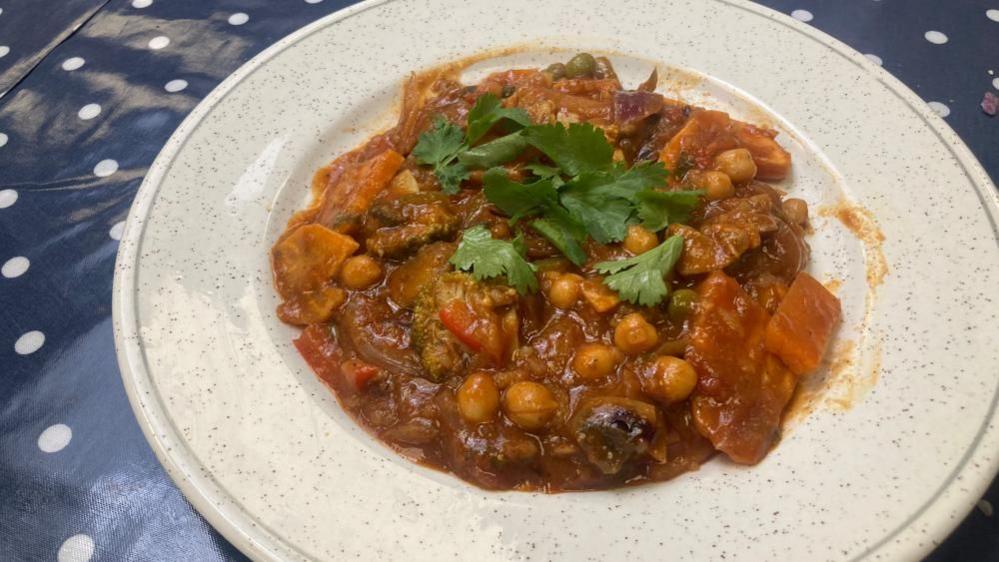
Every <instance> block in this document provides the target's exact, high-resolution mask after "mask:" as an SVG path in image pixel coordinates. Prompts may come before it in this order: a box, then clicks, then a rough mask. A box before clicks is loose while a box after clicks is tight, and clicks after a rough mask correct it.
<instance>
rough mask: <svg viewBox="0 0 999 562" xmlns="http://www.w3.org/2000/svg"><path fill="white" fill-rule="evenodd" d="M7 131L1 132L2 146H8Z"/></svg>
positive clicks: (0, 140) (0, 146)
mask: <svg viewBox="0 0 999 562" xmlns="http://www.w3.org/2000/svg"><path fill="white" fill-rule="evenodd" d="M8 140H9V139H8V138H7V133H0V148H2V147H4V146H7V141H8Z"/></svg>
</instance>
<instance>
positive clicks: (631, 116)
mask: <svg viewBox="0 0 999 562" xmlns="http://www.w3.org/2000/svg"><path fill="white" fill-rule="evenodd" d="M662 108H663V97H662V96H661V95H659V94H656V93H654V92H615V93H614V121H615V122H616V123H618V124H625V123H635V122H637V121H641V120H642V119H645V118H647V117H649V116H651V115H654V114H656V113H659V110H660V109H662Z"/></svg>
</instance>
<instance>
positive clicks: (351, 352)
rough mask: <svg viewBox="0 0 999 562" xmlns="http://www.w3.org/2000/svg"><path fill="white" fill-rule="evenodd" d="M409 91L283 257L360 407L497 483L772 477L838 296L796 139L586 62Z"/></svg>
mask: <svg viewBox="0 0 999 562" xmlns="http://www.w3.org/2000/svg"><path fill="white" fill-rule="evenodd" d="M456 77H457V74H456V72H455V71H453V70H447V69H441V70H436V71H430V72H426V73H423V74H419V75H415V76H413V77H412V78H410V79H409V81H408V82H407V84H406V86H405V89H404V92H403V104H402V109H401V116H400V118H399V121H398V124H397V125H395V126H394V127H393V128H391V129H390V130H388V131H386V132H384V133H382V134H378V135H376V136H374V137H372V138H370V139H369V140H368V141H367V142H365V143H363V144H362V145H361V146H359V147H357V148H356V149H354V150H352V151H350V152H348V153H346V154H343V155H341V156H339V157H338V158H336V159H335V160H333V161H332V162H331V163H330V164H329V165H327V166H325V167H324V168H322V169H320V170H319V171H318V172H317V173H316V174H315V178H314V180H313V184H312V190H313V195H314V202H313V204H312V205H311V206H310V207H309V208H307V209H304V210H302V211H300V212H298V213H297V214H296V215H295V216H294V217H293V218H292V219H291V220H290V222H289V224H288V227H287V230H286V231H285V232H284V233H283V235H282V236H281V237H280V239H279V240H278V242H277V243H276V244H275V245H274V247H273V250H272V255H271V258H272V265H273V271H274V280H275V286H276V288H277V291H278V293H279V294H280V297H281V300H282V303H281V305H280V306H279V308H278V315H279V317H280V318H281V320H282V321H284V322H286V323H288V324H292V325H295V326H301V327H302V328H303V331H302V333H301V335H300V336H299V337H298V339H296V340H295V344H296V346H297V348H298V350H299V351H300V352H301V354H302V356H303V357H304V358H305V360H306V361H307V362H308V363H309V365H311V366H312V368H313V369H314V370H315V372H316V373H317V374H318V376H319V377H320V378H321V379H322V380H323V381H324V382H325V383H326V384H327V385H329V386H330V387H331V388H332V389H333V390H334V391H335V393H336V395H337V397H338V398H339V401H340V403H341V404H342V406H343V407H344V408H345V409H346V410H347V411H348V412H350V414H351V415H352V416H353V417H354V418H355V419H356V420H357V421H358V423H360V424H362V425H363V426H364V427H365V428H367V429H368V430H369V431H370V432H372V433H373V434H374V435H376V436H377V437H378V438H379V439H381V440H382V441H384V442H386V443H388V444H389V445H391V446H392V447H393V448H394V449H396V450H398V451H399V452H400V453H401V454H403V455H404V456H406V457H408V458H410V459H412V460H414V461H417V462H420V463H423V464H426V465H429V466H433V467H436V468H439V469H442V470H446V471H450V472H452V473H454V474H456V475H457V476H459V477H461V478H463V479H465V480H467V481H469V482H472V483H474V484H476V485H479V486H482V487H484V488H490V489H520V490H541V491H548V492H555V491H563V490H584V489H594V488H607V487H613V486H619V485H623V484H630V483H634V482H643V481H658V480H666V479H669V478H672V477H674V476H676V475H678V474H681V473H683V472H686V471H689V470H693V469H696V468H697V467H698V466H699V465H700V464H702V463H703V462H705V461H706V460H707V459H708V458H709V457H711V456H712V455H714V454H715V453H716V452H717V451H720V452H722V453H724V454H725V455H727V456H728V457H729V458H730V459H731V460H733V461H735V462H737V463H744V464H754V463H757V462H759V461H760V460H761V459H762V458H763V457H764V456H765V455H766V454H767V452H768V451H769V450H770V448H771V447H772V446H773V445H774V443H775V441H776V440H777V439H778V436H779V428H780V423H781V416H782V414H783V412H784V410H785V408H786V407H787V404H788V402H789V400H790V398H791V396H792V394H793V392H794V390H795V387H796V385H797V382H798V379H799V377H800V376H801V375H803V374H805V373H808V372H810V371H812V370H814V369H816V368H817V366H818V365H819V363H820V361H821V359H822V356H823V354H824V352H825V349H826V347H827V344H828V342H829V339H830V338H831V335H832V333H833V331H834V329H835V327H836V325H837V323H838V322H839V319H840V304H839V301H838V299H837V298H836V297H835V296H833V295H832V294H831V293H830V292H829V291H827V290H826V289H825V287H823V285H822V284H820V283H819V282H817V281H816V280H815V279H813V278H812V277H811V276H809V275H808V274H807V273H805V272H804V269H805V268H806V267H807V265H808V262H809V246H808V244H807V243H806V242H805V229H806V228H807V225H808V220H809V219H808V207H807V205H806V204H805V202H804V201H802V200H800V199H795V198H788V197H786V196H785V192H784V191H783V190H782V189H778V188H775V187H772V186H771V185H769V184H768V183H766V182H775V181H780V180H783V179H785V178H786V177H787V176H788V175H789V172H790V168H791V156H790V154H789V153H788V152H787V151H786V150H784V149H783V148H782V147H781V146H780V144H779V143H778V142H777V141H776V140H775V137H776V132H775V131H773V130H771V129H769V128H767V127H765V126H757V125H753V124H749V123H743V122H740V121H737V120H734V119H732V118H730V117H729V116H728V115H727V114H726V113H723V112H720V111H712V110H708V109H703V108H699V107H693V106H690V105H687V104H685V103H683V102H681V101H678V100H673V99H668V98H666V97H664V96H662V95H660V94H658V93H656V92H655V89H656V86H657V76H656V73H655V72H653V73H652V75H651V76H650V77H649V79H648V80H646V81H645V82H643V83H642V84H640V85H638V86H637V87H636V88H634V89H625V88H624V87H623V86H622V84H621V83H620V82H619V80H618V78H617V76H616V74H615V72H614V68H613V67H612V65H611V63H610V61H609V60H608V59H606V58H604V57H593V56H591V55H589V54H587V53H581V54H578V55H576V56H574V57H573V58H572V59H571V60H569V61H568V62H566V63H565V64H562V63H556V64H552V65H551V66H549V67H547V68H544V69H514V70H508V71H504V72H498V73H494V74H491V75H489V76H488V77H486V78H485V79H484V80H482V81H481V82H480V83H478V84H474V85H466V84H462V83H460V82H458V81H457V78H456Z"/></svg>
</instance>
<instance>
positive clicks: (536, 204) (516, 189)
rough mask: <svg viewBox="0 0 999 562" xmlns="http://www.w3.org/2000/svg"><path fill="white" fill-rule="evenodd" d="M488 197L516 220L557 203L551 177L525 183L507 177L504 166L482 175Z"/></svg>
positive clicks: (484, 190) (484, 189) (483, 188)
mask: <svg viewBox="0 0 999 562" xmlns="http://www.w3.org/2000/svg"><path fill="white" fill-rule="evenodd" d="M482 185H483V187H482V191H483V192H484V193H485V194H486V199H488V200H489V202H490V203H492V204H493V205H496V207H497V208H499V210H501V211H503V212H504V213H506V215H507V216H509V217H510V218H511V219H513V220H514V221H517V220H519V219H520V218H521V217H523V216H524V215H527V214H529V213H532V212H539V211H541V210H542V209H544V208H547V207H549V206H553V205H555V203H556V201H557V195H558V194H557V192H556V191H555V187H554V186H553V185H552V180H551V179H543V180H538V181H536V182H534V183H529V184H523V183H517V182H515V181H512V180H511V179H510V178H509V177H507V174H506V170H504V169H503V168H491V169H489V170H488V171H486V173H485V175H484V176H482Z"/></svg>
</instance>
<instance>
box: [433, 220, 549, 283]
mask: <svg viewBox="0 0 999 562" xmlns="http://www.w3.org/2000/svg"><path fill="white" fill-rule="evenodd" d="M523 254H524V243H523V240H522V239H520V237H519V236H518V237H517V239H514V240H513V241H512V242H511V241H508V240H494V239H493V237H492V234H490V232H489V229H488V228H486V227H485V226H483V225H481V224H480V225H476V226H473V227H472V228H469V229H467V230H465V232H464V233H463V234H462V236H461V243H460V244H458V249H457V250H456V251H455V252H454V255H453V256H451V259H450V262H451V265H453V266H455V267H456V268H458V269H462V270H465V271H469V270H470V271H471V272H472V276H473V277H475V279H477V280H479V281H481V280H483V279H488V278H490V277H498V276H500V275H505V276H506V282H507V284H509V285H510V286H511V287H513V288H514V289H516V290H517V292H518V293H520V294H524V293H527V292H529V291H536V290H537V289H538V278H537V276H536V275H535V273H534V265H532V264H531V263H528V261H527V260H525V259H524V255H523Z"/></svg>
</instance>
